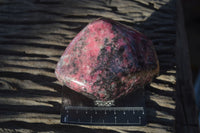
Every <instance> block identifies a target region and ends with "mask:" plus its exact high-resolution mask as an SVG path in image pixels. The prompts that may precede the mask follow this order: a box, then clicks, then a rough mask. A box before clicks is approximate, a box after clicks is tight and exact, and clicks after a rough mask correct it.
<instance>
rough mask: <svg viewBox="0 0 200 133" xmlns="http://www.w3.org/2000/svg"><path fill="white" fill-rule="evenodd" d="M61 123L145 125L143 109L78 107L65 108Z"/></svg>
mask: <svg viewBox="0 0 200 133" xmlns="http://www.w3.org/2000/svg"><path fill="white" fill-rule="evenodd" d="M61 122H62V123H69V124H82V125H116V126H123V125H124V126H126V125H135V126H143V125H145V111H144V108H143V107H79V106H66V107H65V109H64V112H63V113H62V115H61Z"/></svg>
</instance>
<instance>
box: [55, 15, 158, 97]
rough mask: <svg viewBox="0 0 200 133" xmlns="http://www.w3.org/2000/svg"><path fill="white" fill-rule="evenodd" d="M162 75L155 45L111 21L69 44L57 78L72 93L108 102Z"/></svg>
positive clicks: (95, 24)
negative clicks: (72, 91) (155, 76)
mask: <svg viewBox="0 0 200 133" xmlns="http://www.w3.org/2000/svg"><path fill="white" fill-rule="evenodd" d="M158 71H159V64H158V59H157V55H156V52H155V50H154V47H153V44H152V42H151V41H150V40H148V39H147V38H146V37H145V36H144V35H143V34H141V33H140V32H138V31H136V30H134V29H131V28H128V27H126V26H124V25H122V24H120V23H118V22H115V21H114V20H111V19H106V18H101V19H98V20H95V21H93V22H91V23H89V24H88V25H87V26H86V27H85V28H84V29H83V30H82V31H81V32H80V33H79V34H78V35H77V36H76V37H75V38H74V39H73V40H72V41H71V43H70V44H69V46H68V47H67V48H66V50H65V51H64V53H63V55H62V57H61V58H60V61H59V62H58V64H57V67H56V71H55V73H56V76H57V78H58V79H59V81H61V82H62V83H63V84H64V85H66V86H67V87H69V88H70V89H72V90H74V91H76V92H79V93H81V94H83V95H86V96H87V97H89V98H92V99H93V100H100V101H108V100H114V99H116V98H119V97H120V96H122V95H125V94H128V93H130V92H131V91H133V90H134V89H136V88H138V87H141V86H143V85H145V84H147V83H149V82H151V80H152V78H153V76H154V75H156V74H157V73H158Z"/></svg>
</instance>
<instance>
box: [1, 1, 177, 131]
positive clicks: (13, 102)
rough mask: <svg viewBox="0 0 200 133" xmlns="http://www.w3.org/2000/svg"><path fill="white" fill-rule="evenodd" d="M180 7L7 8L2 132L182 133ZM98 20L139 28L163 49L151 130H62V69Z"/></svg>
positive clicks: (150, 104)
mask: <svg viewBox="0 0 200 133" xmlns="http://www.w3.org/2000/svg"><path fill="white" fill-rule="evenodd" d="M175 8H176V7H175V1H174V0H154V1H149V0H134V1H132V0H113V1H112V0H95V1H90V0H79V1H76V2H75V1H73V0H21V1H18V0H14V1H1V2H0V96H1V98H0V105H1V106H0V132H70V133H71V132H72V133H73V132H80V131H81V132H83V133H84V132H87V133H88V132H122V133H125V132H152V133H153V132H155V133H157V132H164V133H165V132H166V133H170V132H174V131H175V129H174V127H175V107H176V105H175V104H176V103H175V100H174V99H175V93H176V91H175V84H176V77H175V75H176V62H177V61H176V59H175V38H176V35H175V34H176V27H175V23H176V22H175V12H176V11H175ZM98 17H108V18H112V19H114V20H117V21H119V22H121V23H123V24H126V25H128V26H130V27H133V28H136V29H137V30H139V31H140V32H143V33H144V34H145V35H147V37H148V38H150V39H151V40H152V41H153V43H154V45H155V48H156V50H157V53H158V58H159V62H160V75H158V76H157V77H156V78H155V79H154V80H153V82H152V84H151V85H150V86H147V87H146V90H145V93H146V97H145V104H146V108H147V125H146V126H144V127H132V126H128V127H106V126H101V127H99V126H82V125H79V126H75V125H60V120H59V119H60V117H59V112H60V106H61V88H62V87H61V84H60V83H59V82H58V81H57V79H56V78H55V74H54V68H55V66H56V63H57V61H58V60H59V58H60V56H61V54H62V52H63V51H64V49H65V47H66V46H67V45H68V44H69V42H70V41H71V40H72V39H73V37H74V36H75V35H76V34H77V33H78V32H79V31H80V30H81V29H82V28H83V27H84V26H85V25H86V24H87V23H88V22H91V21H92V20H94V19H96V18H98ZM69 93H70V94H69V95H73V96H75V97H76V96H77V95H76V94H75V93H73V92H72V91H70V90H69Z"/></svg>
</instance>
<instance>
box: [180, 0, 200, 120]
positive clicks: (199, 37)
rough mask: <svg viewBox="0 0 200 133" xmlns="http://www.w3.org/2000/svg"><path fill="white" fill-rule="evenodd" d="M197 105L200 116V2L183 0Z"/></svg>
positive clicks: (197, 0)
mask: <svg viewBox="0 0 200 133" xmlns="http://www.w3.org/2000/svg"><path fill="white" fill-rule="evenodd" d="M182 4H183V11H184V17H185V28H186V34H187V37H188V46H189V51H190V61H191V68H192V76H193V84H194V90H195V93H196V94H195V96H196V103H197V107H198V110H199V114H200V1H199V0H182ZM199 124H200V115H199Z"/></svg>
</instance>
